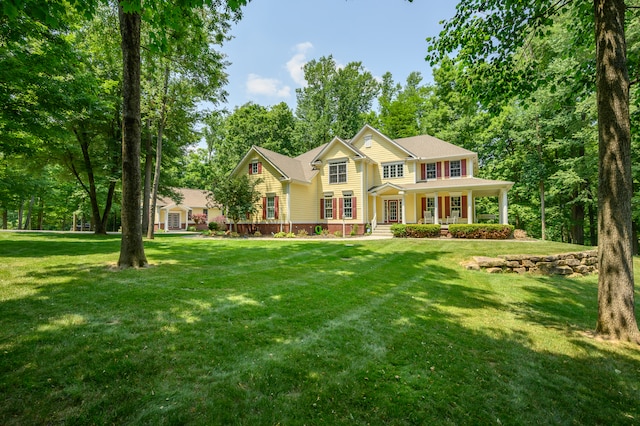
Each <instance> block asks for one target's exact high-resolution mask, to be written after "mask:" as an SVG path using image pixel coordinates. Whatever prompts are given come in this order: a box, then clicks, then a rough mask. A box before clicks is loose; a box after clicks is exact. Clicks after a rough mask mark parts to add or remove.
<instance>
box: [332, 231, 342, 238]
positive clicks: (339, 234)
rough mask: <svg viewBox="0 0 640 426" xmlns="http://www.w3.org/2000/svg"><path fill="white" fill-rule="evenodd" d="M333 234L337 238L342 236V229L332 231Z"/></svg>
mask: <svg viewBox="0 0 640 426" xmlns="http://www.w3.org/2000/svg"><path fill="white" fill-rule="evenodd" d="M333 235H335V236H336V237H338V238H342V231H336V232H334V233H333Z"/></svg>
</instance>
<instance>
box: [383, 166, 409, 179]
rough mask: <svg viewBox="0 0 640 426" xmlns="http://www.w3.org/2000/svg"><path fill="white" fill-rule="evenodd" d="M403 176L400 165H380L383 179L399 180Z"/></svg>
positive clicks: (402, 168)
mask: <svg viewBox="0 0 640 426" xmlns="http://www.w3.org/2000/svg"><path fill="white" fill-rule="evenodd" d="M403 176H404V167H403V164H402V163H391V164H383V165H382V177H383V178H384V179H393V178H401V177H403Z"/></svg>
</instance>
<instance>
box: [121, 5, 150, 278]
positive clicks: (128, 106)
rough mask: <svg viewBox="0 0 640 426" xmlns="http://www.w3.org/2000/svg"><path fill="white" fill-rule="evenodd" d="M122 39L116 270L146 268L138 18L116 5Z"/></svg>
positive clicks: (136, 14)
mask: <svg viewBox="0 0 640 426" xmlns="http://www.w3.org/2000/svg"><path fill="white" fill-rule="evenodd" d="M118 18H119V20H120V34H121V36H122V64H123V74H122V75H123V80H122V93H123V108H122V115H123V131H122V240H121V244H120V258H119V259H118V267H119V268H121V269H122V268H137V267H144V266H146V265H147V258H146V256H145V254H144V244H143V242H142V223H141V220H140V128H141V125H140V14H139V13H125V12H124V11H123V9H122V4H121V3H118Z"/></svg>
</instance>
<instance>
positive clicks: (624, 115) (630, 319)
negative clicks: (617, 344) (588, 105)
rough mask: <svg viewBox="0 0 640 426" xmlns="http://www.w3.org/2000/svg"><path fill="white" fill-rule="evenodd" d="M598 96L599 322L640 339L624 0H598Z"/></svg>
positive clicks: (615, 334) (620, 335) (600, 327)
mask: <svg viewBox="0 0 640 426" xmlns="http://www.w3.org/2000/svg"><path fill="white" fill-rule="evenodd" d="M594 11H595V37H596V67H597V71H596V86H597V101H598V145H599V154H598V155H599V176H598V241H599V246H598V268H599V272H600V273H599V275H598V322H597V325H596V332H597V333H598V334H599V335H602V336H603V337H605V338H612V339H620V340H627V341H632V342H636V343H640V332H639V331H638V324H637V322H636V317H635V311H634V304H635V301H634V288H633V287H634V281H633V258H632V255H631V248H632V230H631V197H632V194H633V187H632V176H631V131H630V123H629V75H628V71H627V63H626V60H627V59H626V42H625V33H624V13H625V4H624V1H623V0H594Z"/></svg>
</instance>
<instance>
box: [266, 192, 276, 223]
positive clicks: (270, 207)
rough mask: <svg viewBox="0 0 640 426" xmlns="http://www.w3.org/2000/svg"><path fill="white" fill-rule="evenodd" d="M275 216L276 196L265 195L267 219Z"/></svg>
mask: <svg viewBox="0 0 640 426" xmlns="http://www.w3.org/2000/svg"><path fill="white" fill-rule="evenodd" d="M275 218H276V197H275V196H271V197H267V219H275Z"/></svg>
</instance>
